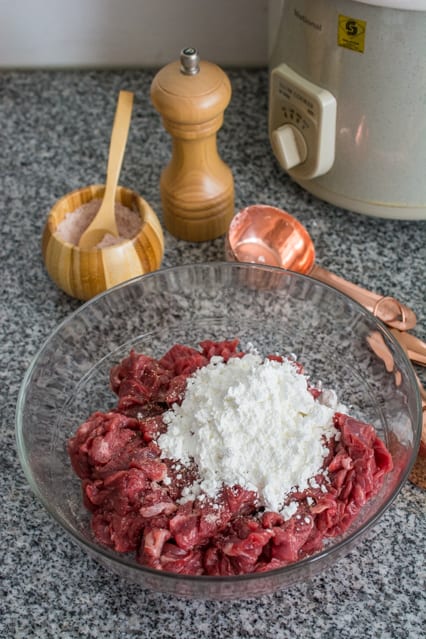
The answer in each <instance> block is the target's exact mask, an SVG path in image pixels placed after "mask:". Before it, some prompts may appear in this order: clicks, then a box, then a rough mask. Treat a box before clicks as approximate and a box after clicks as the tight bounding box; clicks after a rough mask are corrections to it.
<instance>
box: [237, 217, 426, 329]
mask: <svg viewBox="0 0 426 639" xmlns="http://www.w3.org/2000/svg"><path fill="white" fill-rule="evenodd" d="M226 252H227V257H228V259H233V260H236V261H238V262H254V263H257V264H268V265H270V266H279V267H281V268H285V269H289V270H292V271H297V272H298V273H302V274H304V275H310V276H311V277H313V278H315V279H317V280H320V281H321V282H325V283H326V284H330V285H331V286H333V287H334V288H336V289H338V290H339V291H341V292H342V293H346V295H348V296H349V297H352V299H354V300H356V301H357V302H359V303H360V304H362V305H363V306H364V307H365V308H367V309H368V310H369V311H371V312H372V313H373V315H375V316H376V317H378V318H379V319H381V320H382V322H384V323H385V324H387V325H388V326H391V327H392V328H395V329H398V330H400V331H405V330H407V329H410V328H413V327H414V326H415V325H416V315H415V313H414V312H413V311H412V310H411V309H409V308H408V307H407V306H405V305H404V304H401V302H399V301H398V300H396V299H395V298H394V297H389V296H382V295H378V294H377V293H373V292H371V291H368V290H366V289H364V288H362V287H360V286H357V285H356V284H352V283H351V282H348V281H346V280H345V279H344V278H342V277H339V276H338V275H334V273H331V272H330V271H327V270H326V269H325V268H322V267H321V266H318V265H317V264H315V248H314V244H313V242H312V239H311V237H310V235H309V233H308V231H307V230H306V229H305V227H304V226H303V225H302V224H301V223H300V222H299V221H298V220H296V219H295V218H294V217H292V216H291V215H290V214H289V213H287V212H286V211H283V210H281V209H278V208H276V207H274V206H268V205H264V204H254V205H252V206H248V207H246V208H245V209H243V210H242V211H240V212H239V213H237V215H235V216H234V218H233V220H232V222H231V224H230V227H229V230H228V233H227V237H226Z"/></svg>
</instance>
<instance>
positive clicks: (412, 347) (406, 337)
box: [391, 328, 426, 400]
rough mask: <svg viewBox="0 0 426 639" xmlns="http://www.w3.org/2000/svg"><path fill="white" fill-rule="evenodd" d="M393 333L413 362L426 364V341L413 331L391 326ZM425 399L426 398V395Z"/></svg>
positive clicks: (421, 364)
mask: <svg viewBox="0 0 426 639" xmlns="http://www.w3.org/2000/svg"><path fill="white" fill-rule="evenodd" d="M391 333H392V335H393V336H394V337H395V339H396V340H398V342H399V343H400V344H401V346H402V348H403V349H404V350H405V352H406V353H407V355H408V357H409V358H410V359H411V361H412V362H414V363H415V364H419V365H420V366H426V342H423V341H422V340H421V339H419V338H418V337H416V336H415V335H412V334H411V333H406V332H405V331H399V330H398V329H396V328H391ZM424 399H425V400H426V396H425V397H424Z"/></svg>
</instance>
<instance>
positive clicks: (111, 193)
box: [78, 91, 133, 249]
mask: <svg viewBox="0 0 426 639" xmlns="http://www.w3.org/2000/svg"><path fill="white" fill-rule="evenodd" d="M132 107H133V93H131V92H130V91H120V94H119V96H118V102H117V109H116V112H115V117H114V125H113V128H112V134H111V142H110V146H109V156H108V167H107V176H106V186H105V193H104V196H103V199H102V203H101V206H100V209H99V211H98V212H97V213H96V215H95V217H94V219H93V220H92V222H91V223H90V224H89V226H88V227H87V229H86V230H85V231H84V232H83V234H82V235H81V237H80V240H79V242H78V246H79V248H81V249H90V248H93V247H95V246H96V244H98V243H99V242H100V241H101V240H102V239H103V238H104V237H105V235H107V234H110V235H113V236H114V237H118V235H119V233H118V229H117V222H116V220H115V194H116V190H117V184H118V178H119V176H120V171H121V165H122V162H123V156H124V150H125V148H126V142H127V136H128V132H129V127H130V120H131V116H132Z"/></svg>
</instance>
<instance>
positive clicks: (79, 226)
mask: <svg viewBox="0 0 426 639" xmlns="http://www.w3.org/2000/svg"><path fill="white" fill-rule="evenodd" d="M101 204H102V200H101V199H99V198H95V199H93V200H90V201H89V202H87V203H86V204H82V205H81V206H80V207H78V208H77V209H75V211H70V212H69V213H67V214H66V215H65V217H64V219H63V220H62V221H61V222H60V223H59V224H58V227H57V229H56V233H57V234H58V235H59V237H61V238H62V239H63V240H64V241H65V242H69V243H70V244H74V245H75V246H78V242H79V240H80V237H81V235H82V234H83V232H84V231H85V230H86V228H87V227H88V226H89V224H90V222H91V221H92V220H93V218H94V217H95V215H96V213H97V212H98V211H99V208H100V206H101ZM115 216H116V222H117V230H118V233H119V237H114V236H113V235H111V234H109V233H106V234H105V235H104V237H103V238H102V240H101V241H100V242H99V243H98V244H97V245H96V246H97V248H106V247H107V246H112V245H114V244H117V243H119V242H122V241H123V240H128V239H131V238H133V237H135V236H136V235H137V234H138V233H139V231H140V229H141V225H142V223H141V217H140V214H139V213H138V212H137V211H132V210H131V209H129V208H128V207H127V206H124V205H123V204H121V202H115Z"/></svg>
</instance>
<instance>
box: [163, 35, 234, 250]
mask: <svg viewBox="0 0 426 639" xmlns="http://www.w3.org/2000/svg"><path fill="white" fill-rule="evenodd" d="M151 99H152V103H153V105H154V107H155V108H156V109H157V111H158V112H159V113H160V114H161V116H162V119H163V124H164V127H165V129H166V130H167V131H168V132H169V133H170V134H171V136H172V157H171V160H170V163H169V164H168V165H167V166H166V167H165V168H164V169H163V171H162V173H161V178H160V193H161V201H162V206H163V214H164V223H165V226H166V228H167V230H168V231H170V233H172V235H174V236H175V237H177V238H179V239H182V240H187V241H191V242H202V241H205V240H212V239H214V238H216V237H219V236H221V235H223V234H224V233H226V231H227V229H228V226H229V223H230V221H231V219H232V217H233V215H234V180H233V177H232V172H231V170H230V168H229V167H228V166H227V164H225V162H223V160H222V159H221V158H220V157H219V154H218V151H217V140H216V133H217V131H218V130H219V129H220V127H221V126H222V124H223V114H224V110H225V109H226V107H227V105H228V104H229V101H230V99H231V85H230V82H229V79H228V77H227V75H226V74H225V73H224V72H223V71H222V70H221V69H220V68H219V67H218V66H216V65H215V64H212V63H210V62H204V61H200V59H199V55H198V52H197V51H196V49H193V48H187V49H183V50H182V52H181V56H180V61H175V62H172V63H170V64H168V65H167V66H165V67H163V68H162V69H161V70H160V71H159V72H158V73H157V75H156V76H155V78H154V80H153V82H152V85H151Z"/></svg>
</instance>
